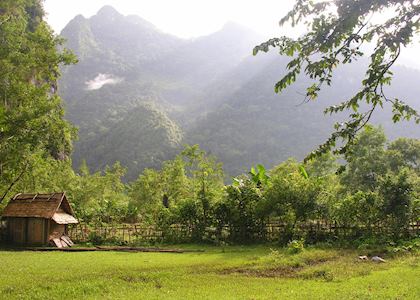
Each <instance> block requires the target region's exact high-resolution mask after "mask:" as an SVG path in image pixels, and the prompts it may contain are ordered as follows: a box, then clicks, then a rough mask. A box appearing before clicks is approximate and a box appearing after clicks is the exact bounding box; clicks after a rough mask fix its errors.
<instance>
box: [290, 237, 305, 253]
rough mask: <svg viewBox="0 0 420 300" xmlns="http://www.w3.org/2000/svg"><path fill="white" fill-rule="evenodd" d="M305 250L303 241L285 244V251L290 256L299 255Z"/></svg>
mask: <svg viewBox="0 0 420 300" xmlns="http://www.w3.org/2000/svg"><path fill="white" fill-rule="evenodd" d="M304 248H305V245H304V241H303V240H292V241H290V242H289V243H288V244H287V251H288V252H289V253H290V254H297V253H301V252H302V251H303V250H304Z"/></svg>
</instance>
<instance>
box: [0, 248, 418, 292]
mask: <svg viewBox="0 0 420 300" xmlns="http://www.w3.org/2000/svg"><path fill="white" fill-rule="evenodd" d="M183 247H184V248H188V247H190V248H193V249H204V250H205V251H204V252H188V253H182V254H179V253H125V252H77V253H65V252H29V251H25V252H13V251H0V265H1V272H0V298H1V299H420V268H419V266H420V254H419V253H416V254H407V255H404V256H400V257H394V258H388V260H387V262H386V263H383V264H378V263H373V262H370V261H367V262H363V261H358V259H357V256H358V254H364V253H359V252H360V251H359V252H357V251H353V250H334V249H319V248H309V249H306V250H304V251H303V252H301V253H299V254H289V253H288V252H287V251H286V250H285V249H281V248H279V249H273V248H270V247H268V246H252V247H251V246H248V247H245V246H244V247H225V248H218V247H204V246H183Z"/></svg>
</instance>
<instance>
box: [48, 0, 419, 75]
mask: <svg viewBox="0 0 420 300" xmlns="http://www.w3.org/2000/svg"><path fill="white" fill-rule="evenodd" d="M293 3H295V0H45V2H44V7H45V10H46V12H47V14H48V16H47V18H48V19H47V21H48V22H49V23H50V25H51V26H52V27H53V28H54V30H55V31H56V32H57V33H59V32H60V31H61V29H63V27H64V26H65V25H66V24H67V23H68V22H69V21H70V20H71V19H73V18H74V17H75V16H76V15H78V14H82V15H83V16H85V17H90V16H92V15H94V14H96V12H97V11H98V10H99V9H100V8H101V7H103V6H104V5H111V6H113V7H114V8H115V9H116V10H118V11H119V12H120V13H122V14H124V15H130V14H131V15H133V14H134V15H139V16H140V17H142V18H144V19H146V20H148V21H150V22H151V23H153V24H154V25H156V26H157V27H158V28H159V29H161V30H162V31H164V32H167V33H171V34H174V35H176V36H178V37H184V38H191V37H198V36H202V35H206V34H210V33H212V32H215V31H217V30H219V29H220V28H221V27H222V26H223V25H224V24H225V23H226V22H228V21H234V22H237V23H240V24H242V25H245V26H247V27H249V28H251V29H253V30H254V31H256V32H258V33H260V34H262V35H263V36H264V37H266V38H269V37H274V36H280V35H283V34H289V33H290V32H291V31H290V28H288V29H287V28H280V27H279V26H278V21H279V20H280V19H281V17H283V16H284V15H285V14H286V13H287V12H288V11H289V10H290V9H291V8H292V7H293ZM415 44H416V47H412V46H410V49H403V51H402V55H401V57H400V60H399V62H400V63H403V64H405V65H408V66H412V67H416V68H420V61H419V59H418V57H419V54H420V47H419V42H418V41H417V42H416V43H415Z"/></svg>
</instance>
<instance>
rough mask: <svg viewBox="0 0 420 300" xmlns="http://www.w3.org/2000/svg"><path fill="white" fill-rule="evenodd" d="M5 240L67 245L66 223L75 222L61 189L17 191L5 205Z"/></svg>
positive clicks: (69, 243) (23, 243) (70, 243)
mask: <svg viewBox="0 0 420 300" xmlns="http://www.w3.org/2000/svg"><path fill="white" fill-rule="evenodd" d="M2 219H3V220H5V221H6V237H7V240H8V241H10V242H12V243H15V244H22V245H48V244H54V245H56V246H57V247H66V246H71V245H72V244H73V243H72V242H71V240H70V239H69V238H68V237H67V225H68V224H75V223H78V221H77V219H76V218H75V217H74V213H73V210H72V208H71V206H70V203H69V202H68V200H67V197H66V195H65V193H63V192H61V193H52V194H17V195H15V196H14V197H13V198H12V199H11V200H10V202H9V203H8V204H7V206H6V207H5V209H4V211H3V214H2Z"/></svg>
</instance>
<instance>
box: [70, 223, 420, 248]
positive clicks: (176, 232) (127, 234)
mask: <svg viewBox="0 0 420 300" xmlns="http://www.w3.org/2000/svg"><path fill="white" fill-rule="evenodd" d="M241 230H245V231H246V230H247V228H234V227H229V226H224V227H222V228H219V229H216V228H214V227H208V228H206V229H205V231H204V236H205V239H207V240H213V241H220V240H222V241H229V240H232V236H233V235H234V233H235V232H239V231H241ZM289 230H290V226H289V225H287V224H284V223H280V222H270V223H268V224H267V225H265V226H263V227H262V228H260V230H258V231H257V232H254V233H251V234H250V239H251V240H254V241H267V242H270V241H271V242H273V241H278V240H281V239H282V237H284V236H285V235H286V234H287V233H288V231H289ZM193 231H194V230H193V228H190V227H188V226H184V225H172V226H170V227H168V228H166V229H165V230H161V229H158V228H157V227H156V226H145V225H142V224H117V225H106V226H101V225H92V224H84V223H82V224H76V225H73V226H70V227H69V232H68V234H69V236H70V238H71V239H73V240H74V241H76V242H89V241H90V242H106V241H108V242H120V243H142V242H164V241H171V242H190V241H192V240H193ZM293 232H294V236H298V237H299V236H301V237H307V238H311V237H312V238H314V239H322V238H339V237H341V238H356V237H360V236H363V235H364V234H372V235H377V236H381V235H390V234H391V229H390V228H389V227H387V226H384V225H383V224H375V225H372V226H370V227H365V226H343V225H339V224H337V223H334V222H326V221H313V222H308V223H303V224H298V225H296V227H295V228H294V229H293ZM407 234H408V235H410V236H419V235H420V222H413V223H411V224H410V225H409V227H408V228H407Z"/></svg>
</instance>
